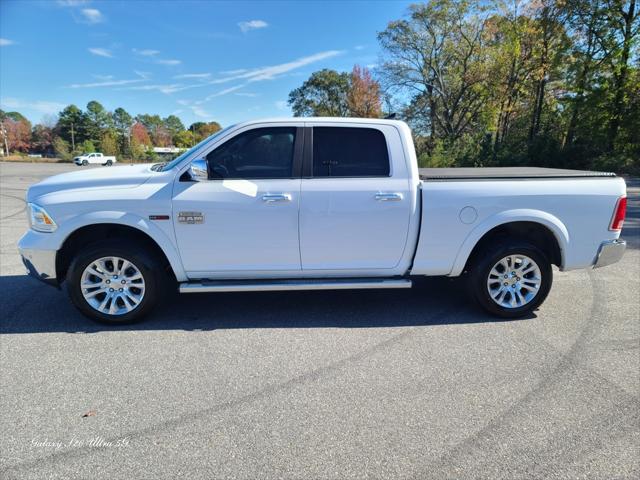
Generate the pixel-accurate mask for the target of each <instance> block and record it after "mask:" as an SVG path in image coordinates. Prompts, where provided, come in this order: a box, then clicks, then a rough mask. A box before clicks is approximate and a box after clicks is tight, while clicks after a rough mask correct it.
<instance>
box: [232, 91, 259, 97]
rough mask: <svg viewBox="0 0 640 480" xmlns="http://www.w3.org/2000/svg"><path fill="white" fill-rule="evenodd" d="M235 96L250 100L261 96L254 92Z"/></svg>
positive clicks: (237, 93) (238, 93) (239, 93)
mask: <svg viewBox="0 0 640 480" xmlns="http://www.w3.org/2000/svg"><path fill="white" fill-rule="evenodd" d="M234 95H236V96H238V97H249V98H253V97H257V96H259V95H258V94H257V93H254V92H236V93H235V94H234Z"/></svg>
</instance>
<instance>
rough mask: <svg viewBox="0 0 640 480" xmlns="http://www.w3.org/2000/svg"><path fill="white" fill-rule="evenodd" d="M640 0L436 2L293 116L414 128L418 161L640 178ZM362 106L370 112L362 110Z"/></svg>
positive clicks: (329, 80) (308, 94)
mask: <svg viewBox="0 0 640 480" xmlns="http://www.w3.org/2000/svg"><path fill="white" fill-rule="evenodd" d="M638 10H639V9H638V5H637V4H636V0H504V1H499V0H496V1H493V2H472V1H466V0H429V1H427V2H425V3H419V4H414V5H412V6H411V7H410V8H409V12H408V14H407V15H406V17H405V18H401V19H398V20H394V21H391V22H389V24H388V25H387V28H386V29H385V30H383V31H381V32H379V34H378V41H379V44H380V47H381V51H382V54H381V59H380V63H379V65H378V66H377V67H375V69H374V74H375V79H373V78H372V74H371V73H370V72H369V71H368V70H367V69H361V68H360V67H356V68H354V70H353V71H352V72H351V73H347V72H342V73H341V72H336V71H333V70H321V71H318V72H315V73H313V74H312V75H311V77H310V78H309V79H308V80H306V81H305V82H304V83H303V84H302V86H300V87H299V88H297V89H295V90H293V91H292V92H291V93H290V94H289V105H290V106H291V108H292V110H293V112H294V114H295V115H298V116H308V115H328V116H362V117H379V116H384V115H388V114H390V113H392V112H395V113H397V114H398V116H399V118H401V119H404V120H405V121H407V122H408V123H409V124H410V125H411V127H412V129H413V132H414V141H415V144H416V149H417V153H418V158H419V161H420V165H421V166H436V167H444V166H506V165H536V166H552V167H564V168H593V169H604V170H614V171H618V172H633V173H640V68H639V67H640V65H639V64H640V61H639V60H640V57H639V51H638V50H639V49H638V32H639V30H640V25H639V23H640V22H639V12H638ZM365 105H366V108H365Z"/></svg>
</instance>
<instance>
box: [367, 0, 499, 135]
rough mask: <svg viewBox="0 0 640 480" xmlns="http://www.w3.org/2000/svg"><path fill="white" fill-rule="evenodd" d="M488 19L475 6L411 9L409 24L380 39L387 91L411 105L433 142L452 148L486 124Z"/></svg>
mask: <svg viewBox="0 0 640 480" xmlns="http://www.w3.org/2000/svg"><path fill="white" fill-rule="evenodd" d="M486 19H487V13H486V12H485V11H484V10H483V9H482V8H480V7H478V6H477V5H475V6H474V4H471V3H470V2H467V1H454V0H430V1H428V2H426V3H425V4H416V5H411V7H410V9H409V18H408V19H406V20H405V19H403V20H397V21H393V22H390V23H389V25H388V26H387V28H386V29H385V30H384V31H383V32H381V33H379V34H378V39H379V41H380V44H381V46H382V49H383V52H384V63H383V66H382V74H383V80H384V82H385V84H386V86H387V88H389V89H392V90H394V91H397V92H398V93H400V94H401V95H404V96H408V97H409V98H410V99H411V100H410V101H411V103H412V108H411V109H410V110H409V111H408V112H413V114H414V115H416V116H418V117H419V118H420V122H419V123H418V125H422V126H424V127H426V129H427V130H426V132H423V133H426V134H428V135H430V136H431V138H432V139H435V138H442V139H444V140H445V141H446V142H447V144H452V143H453V142H455V141H456V140H458V139H459V138H460V137H461V136H462V135H463V134H465V133H466V132H470V131H472V130H473V128H474V126H475V125H476V124H477V122H478V121H479V120H480V119H481V113H482V110H483V108H484V107H485V106H486V102H487V99H488V90H487V88H486V87H487V81H488V80H489V75H488V70H487V68H486V67H487V64H488V63H487V55H488V51H487V49H486V48H485V44H484V42H485V36H484V33H485V27H486V25H487V21H486ZM410 120H412V119H410Z"/></svg>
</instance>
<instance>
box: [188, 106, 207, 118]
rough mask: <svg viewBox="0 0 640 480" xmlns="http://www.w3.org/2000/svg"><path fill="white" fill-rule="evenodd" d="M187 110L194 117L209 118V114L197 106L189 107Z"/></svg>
mask: <svg viewBox="0 0 640 480" xmlns="http://www.w3.org/2000/svg"><path fill="white" fill-rule="evenodd" d="M189 108H190V109H191V111H192V112H193V114H194V115H195V116H196V117H200V118H211V114H210V113H209V112H207V111H206V110H205V109H204V108H202V107H200V106H198V105H191V106H190V107H189Z"/></svg>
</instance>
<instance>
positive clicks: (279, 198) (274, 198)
mask: <svg viewBox="0 0 640 480" xmlns="http://www.w3.org/2000/svg"><path fill="white" fill-rule="evenodd" d="M262 201H263V202H266V203H276V202H290V201H291V195H290V194H288V193H266V194H264V195H263V196H262Z"/></svg>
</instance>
